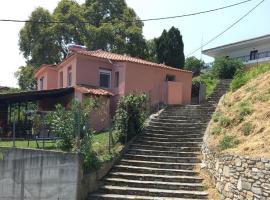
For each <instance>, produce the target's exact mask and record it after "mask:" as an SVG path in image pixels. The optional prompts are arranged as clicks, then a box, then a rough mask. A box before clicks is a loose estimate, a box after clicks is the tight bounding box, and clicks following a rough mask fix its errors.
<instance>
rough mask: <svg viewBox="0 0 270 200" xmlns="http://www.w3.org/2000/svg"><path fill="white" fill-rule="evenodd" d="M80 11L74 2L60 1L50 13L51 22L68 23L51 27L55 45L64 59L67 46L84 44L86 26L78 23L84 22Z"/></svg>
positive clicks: (70, 0)
mask: <svg viewBox="0 0 270 200" xmlns="http://www.w3.org/2000/svg"><path fill="white" fill-rule="evenodd" d="M82 10H83V9H82V8H81V6H80V5H79V4H78V3H77V2H76V1H74V0H61V1H60V2H59V3H58V5H57V7H56V8H55V9H54V11H53V13H52V19H53V20H55V21H67V22H70V23H58V24H53V25H52V26H51V29H52V31H53V32H54V35H55V38H54V40H55V43H56V45H57V47H58V48H59V50H60V52H61V55H62V56H64V57H65V56H66V55H67V44H70V43H75V44H84V40H85V39H86V38H85V37H86V26H85V24H84V23H80V22H81V21H84V17H83V12H82Z"/></svg>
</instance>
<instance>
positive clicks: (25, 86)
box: [15, 65, 36, 90]
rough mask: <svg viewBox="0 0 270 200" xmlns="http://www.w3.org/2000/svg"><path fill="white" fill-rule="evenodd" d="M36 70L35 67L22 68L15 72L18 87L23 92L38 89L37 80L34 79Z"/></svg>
mask: <svg viewBox="0 0 270 200" xmlns="http://www.w3.org/2000/svg"><path fill="white" fill-rule="evenodd" d="M34 71H35V68H34V67H33V66H30V65H27V66H25V67H24V66H21V67H20V68H19V70H18V71H16V72H15V77H16V78H17V80H18V85H19V86H20V88H21V90H34V89H36V80H35V79H34Z"/></svg>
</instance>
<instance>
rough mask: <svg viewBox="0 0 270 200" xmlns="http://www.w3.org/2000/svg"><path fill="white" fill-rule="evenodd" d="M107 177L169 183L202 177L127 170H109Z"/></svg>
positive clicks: (187, 181) (188, 181) (197, 179)
mask: <svg viewBox="0 0 270 200" xmlns="http://www.w3.org/2000/svg"><path fill="white" fill-rule="evenodd" d="M107 178H123V179H129V180H141V181H153V182H154V181H163V182H171V183H179V182H180V183H202V179H201V178H200V177H197V176H174V175H159V174H139V173H129V172H111V173H109V174H108V176H107Z"/></svg>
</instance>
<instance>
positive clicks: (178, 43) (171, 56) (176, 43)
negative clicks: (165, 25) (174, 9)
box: [155, 27, 185, 68]
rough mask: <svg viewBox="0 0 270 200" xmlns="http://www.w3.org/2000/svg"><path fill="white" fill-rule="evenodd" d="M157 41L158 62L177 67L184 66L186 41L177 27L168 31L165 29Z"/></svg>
mask: <svg viewBox="0 0 270 200" xmlns="http://www.w3.org/2000/svg"><path fill="white" fill-rule="evenodd" d="M155 42H156V51H157V59H158V62H160V63H165V64H166V65H169V66H172V67H175V68H183V67H184V64H185V55H184V43H183V40H182V35H181V33H180V31H179V30H178V29H177V28H175V27H172V28H171V29H170V30H169V31H168V32H167V31H166V30H164V31H163V32H162V35H161V36H160V37H159V38H157V39H156V40H155Z"/></svg>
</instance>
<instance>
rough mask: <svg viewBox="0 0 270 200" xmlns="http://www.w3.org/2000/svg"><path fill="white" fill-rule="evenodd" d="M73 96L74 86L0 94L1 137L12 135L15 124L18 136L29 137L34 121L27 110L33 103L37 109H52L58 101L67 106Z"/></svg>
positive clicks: (31, 107)
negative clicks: (30, 118)
mask: <svg viewBox="0 0 270 200" xmlns="http://www.w3.org/2000/svg"><path fill="white" fill-rule="evenodd" d="M73 97H74V88H61V89H54V90H42V91H27V92H17V93H10V94H8V93H7V94H0V137H1V138H3V137H7V138H8V137H11V136H12V130H13V125H14V124H15V126H16V138H27V137H28V138H29V137H30V136H31V129H32V122H31V121H30V120H29V118H28V116H27V114H26V112H27V111H29V109H31V110H32V109H33V105H36V110H39V111H50V110H53V109H54V108H55V105H56V104H58V103H60V104H62V105H63V106H67V105H68V103H69V102H70V101H71V100H72V98H73Z"/></svg>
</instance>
